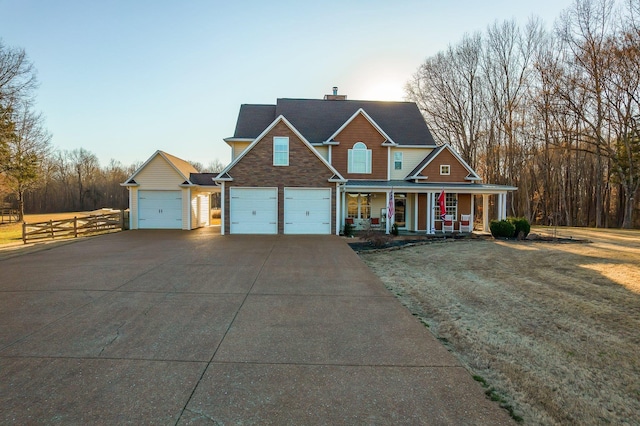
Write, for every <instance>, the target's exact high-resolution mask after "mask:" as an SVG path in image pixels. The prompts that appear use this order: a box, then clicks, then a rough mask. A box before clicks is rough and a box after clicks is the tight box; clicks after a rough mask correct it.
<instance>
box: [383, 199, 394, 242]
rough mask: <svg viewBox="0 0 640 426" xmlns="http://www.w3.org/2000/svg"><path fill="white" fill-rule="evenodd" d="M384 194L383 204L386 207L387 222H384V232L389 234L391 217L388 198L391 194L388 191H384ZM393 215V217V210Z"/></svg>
mask: <svg viewBox="0 0 640 426" xmlns="http://www.w3.org/2000/svg"><path fill="white" fill-rule="evenodd" d="M385 194H386V195H385V200H386V203H385V204H384V208H385V209H387V223H386V224H385V231H384V232H385V234H389V233H390V232H391V218H390V217H389V199H390V195H391V194H390V193H389V192H386V193H385ZM394 207H395V206H394ZM393 216H394V217H395V212H394V215H393Z"/></svg>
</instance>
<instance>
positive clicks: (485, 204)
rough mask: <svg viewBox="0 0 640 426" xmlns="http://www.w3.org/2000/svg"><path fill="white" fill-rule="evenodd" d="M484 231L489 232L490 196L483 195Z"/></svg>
mask: <svg viewBox="0 0 640 426" xmlns="http://www.w3.org/2000/svg"><path fill="white" fill-rule="evenodd" d="M482 230H483V231H484V232H489V194H482Z"/></svg>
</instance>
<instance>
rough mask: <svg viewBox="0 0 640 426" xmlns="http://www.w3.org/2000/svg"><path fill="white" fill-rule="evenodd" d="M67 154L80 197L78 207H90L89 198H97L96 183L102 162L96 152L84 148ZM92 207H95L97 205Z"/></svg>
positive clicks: (77, 193)
mask: <svg viewBox="0 0 640 426" xmlns="http://www.w3.org/2000/svg"><path fill="white" fill-rule="evenodd" d="M66 156H67V158H68V161H69V164H70V165H71V169H72V170H73V172H74V174H75V187H76V195H77V197H78V198H77V199H76V200H77V204H76V208H77V209H79V210H84V209H86V208H88V207H89V205H88V203H87V200H88V199H92V200H95V199H96V194H95V189H96V188H95V185H94V183H95V181H96V179H97V178H98V176H97V175H98V171H99V170H100V163H99V161H98V157H97V156H96V155H95V154H94V153H92V152H90V151H87V150H86V149H84V148H79V149H74V150H73V151H70V152H67V153H66ZM91 207H95V205H94V206H91Z"/></svg>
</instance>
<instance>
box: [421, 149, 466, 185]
mask: <svg viewBox="0 0 640 426" xmlns="http://www.w3.org/2000/svg"><path fill="white" fill-rule="evenodd" d="M442 164H446V165H449V166H450V174H449V175H441V174H440V165H442ZM421 175H422V176H427V177H428V178H429V179H428V180H427V182H429V183H432V182H459V183H471V182H470V181H468V180H465V178H466V177H467V176H468V175H469V171H468V170H467V169H466V168H465V167H464V166H463V165H462V164H461V163H460V162H459V161H458V159H457V158H456V157H455V156H454V155H453V154H452V153H451V152H449V150H447V149H444V150H443V151H442V152H440V154H438V156H437V157H436V158H434V159H433V160H432V161H431V163H429V165H428V166H427V167H425V168H424V170H422V173H421Z"/></svg>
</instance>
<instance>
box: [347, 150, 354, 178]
mask: <svg viewBox="0 0 640 426" xmlns="http://www.w3.org/2000/svg"><path fill="white" fill-rule="evenodd" d="M347 163H348V164H347V169H348V170H347V172H349V173H352V172H351V171H352V170H353V150H352V149H350V150H348V151H347Z"/></svg>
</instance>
